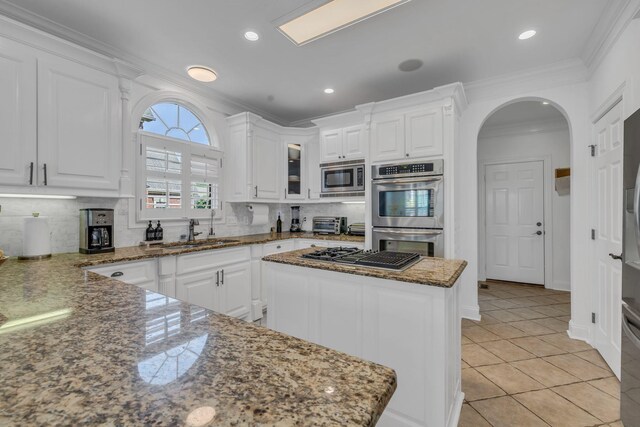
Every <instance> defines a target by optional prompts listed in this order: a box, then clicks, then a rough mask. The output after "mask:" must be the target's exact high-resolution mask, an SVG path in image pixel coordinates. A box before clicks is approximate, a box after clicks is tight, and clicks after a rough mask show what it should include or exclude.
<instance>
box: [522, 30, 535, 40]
mask: <svg viewBox="0 0 640 427" xmlns="http://www.w3.org/2000/svg"><path fill="white" fill-rule="evenodd" d="M535 35H536V30H527V31H525V32H524V33H522V34H520V35H519V36H518V38H519V39H520V40H526V39H530V38H531V37H533V36H535Z"/></svg>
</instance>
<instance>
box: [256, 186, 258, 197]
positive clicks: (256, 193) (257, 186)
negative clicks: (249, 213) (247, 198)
mask: <svg viewBox="0 0 640 427" xmlns="http://www.w3.org/2000/svg"><path fill="white" fill-rule="evenodd" d="M256 197H258V186H257V185H256Z"/></svg>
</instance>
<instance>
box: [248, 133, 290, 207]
mask: <svg viewBox="0 0 640 427" xmlns="http://www.w3.org/2000/svg"><path fill="white" fill-rule="evenodd" d="M281 145H282V144H281V142H280V139H279V138H278V135H276V134H275V133H274V132H270V131H265V130H261V129H256V131H255V136H254V138H253V185H254V190H255V192H254V196H255V197H256V198H258V199H279V198H280V191H281V190H283V188H282V187H283V185H282V181H281V180H280V170H281V169H283V161H282V155H281V154H280V153H281V151H280V149H281Z"/></svg>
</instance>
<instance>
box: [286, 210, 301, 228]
mask: <svg viewBox="0 0 640 427" xmlns="http://www.w3.org/2000/svg"><path fill="white" fill-rule="evenodd" d="M289 231H290V232H291V233H299V232H301V231H302V225H301V224H300V206H291V227H289Z"/></svg>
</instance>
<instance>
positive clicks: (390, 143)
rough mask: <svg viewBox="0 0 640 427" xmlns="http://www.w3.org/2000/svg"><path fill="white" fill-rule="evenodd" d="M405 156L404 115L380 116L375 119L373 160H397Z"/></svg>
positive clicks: (372, 137) (372, 146)
mask: <svg viewBox="0 0 640 427" xmlns="http://www.w3.org/2000/svg"><path fill="white" fill-rule="evenodd" d="M404 156H405V149H404V116H392V117H380V118H379V119H377V120H376V121H374V122H373V125H372V136H371V160H372V161H384V160H396V159H400V158H402V157H404Z"/></svg>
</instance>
